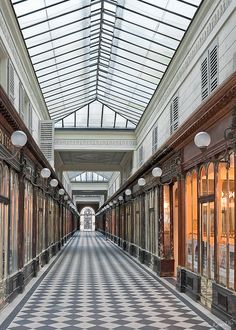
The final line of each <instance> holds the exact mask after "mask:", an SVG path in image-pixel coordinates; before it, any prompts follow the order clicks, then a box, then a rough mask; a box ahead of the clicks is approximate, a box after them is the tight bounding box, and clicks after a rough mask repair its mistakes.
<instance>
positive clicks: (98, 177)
mask: <svg viewBox="0 0 236 330" xmlns="http://www.w3.org/2000/svg"><path fill="white" fill-rule="evenodd" d="M70 181H71V182H108V181H109V177H107V176H105V175H104V174H103V173H100V174H99V173H98V172H77V174H76V175H75V176H73V177H72V178H71V179H70Z"/></svg>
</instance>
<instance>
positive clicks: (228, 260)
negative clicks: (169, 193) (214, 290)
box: [185, 154, 235, 289]
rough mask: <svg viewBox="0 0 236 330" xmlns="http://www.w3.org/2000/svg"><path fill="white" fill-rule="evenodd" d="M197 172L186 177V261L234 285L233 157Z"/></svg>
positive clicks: (204, 272)
mask: <svg viewBox="0 0 236 330" xmlns="http://www.w3.org/2000/svg"><path fill="white" fill-rule="evenodd" d="M198 173H199V174H198V175H197V171H196V170H192V171H190V172H188V173H187V174H186V178H185V228H186V230H185V247H186V248H185V251H186V253H185V265H186V268H188V269H190V270H192V271H194V272H200V273H201V275H203V276H204V277H205V278H207V279H209V280H215V281H217V283H220V284H222V285H224V286H225V287H227V288H229V289H235V157H234V155H233V154H231V155H230V161H229V162H227V161H225V160H224V159H223V160H219V161H216V162H214V163H212V162H211V163H208V164H204V165H202V166H201V167H200V169H199V172H198ZM197 185H198V188H199V189H197ZM198 211H199V214H198ZM198 241H199V242H200V244H199V245H198ZM216 249H217V250H216ZM198 254H199V258H198ZM198 260H199V261H200V262H199V263H198Z"/></svg>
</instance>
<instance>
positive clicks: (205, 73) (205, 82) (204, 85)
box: [201, 57, 209, 100]
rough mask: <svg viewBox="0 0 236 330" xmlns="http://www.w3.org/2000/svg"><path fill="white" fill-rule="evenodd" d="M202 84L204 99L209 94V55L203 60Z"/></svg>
mask: <svg viewBox="0 0 236 330" xmlns="http://www.w3.org/2000/svg"><path fill="white" fill-rule="evenodd" d="M201 86H202V100H204V99H205V98H206V97H207V96H208V95H209V84H208V58H207V57H206V58H205V59H204V60H203V62H202V64H201Z"/></svg>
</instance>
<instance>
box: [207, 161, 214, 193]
mask: <svg viewBox="0 0 236 330" xmlns="http://www.w3.org/2000/svg"><path fill="white" fill-rule="evenodd" d="M214 177H215V175H214V165H213V164H212V163H211V164H210V165H209V166H208V194H209V195H211V194H214V193H215V186H214V184H215V180H214Z"/></svg>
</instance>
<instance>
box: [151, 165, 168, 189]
mask: <svg viewBox="0 0 236 330" xmlns="http://www.w3.org/2000/svg"><path fill="white" fill-rule="evenodd" d="M162 173H163V172H162V169H161V168H160V167H154V168H153V170H152V175H153V176H154V177H155V178H158V179H159V180H158V184H159V185H161V186H164V185H168V184H170V183H171V182H172V179H170V180H169V181H168V182H164V183H163V182H161V176H162Z"/></svg>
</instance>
